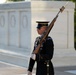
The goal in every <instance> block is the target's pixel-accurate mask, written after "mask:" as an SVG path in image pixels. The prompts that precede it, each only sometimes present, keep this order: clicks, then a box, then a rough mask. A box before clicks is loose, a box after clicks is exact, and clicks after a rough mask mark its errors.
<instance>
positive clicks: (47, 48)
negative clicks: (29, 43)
mask: <svg viewBox="0 0 76 75" xmlns="http://www.w3.org/2000/svg"><path fill="white" fill-rule="evenodd" d="M37 23H38V26H37V32H38V34H39V35H40V36H39V37H37V38H36V40H35V44H34V50H35V49H36V47H37V46H38V44H39V41H40V38H41V35H42V34H43V33H44V32H45V31H46V29H47V27H48V22H39V21H37ZM53 53H54V44H53V40H52V38H51V37H50V36H48V37H47V38H46V39H45V40H44V42H43V43H42V45H41V47H40V51H39V53H38V54H32V56H31V58H30V61H29V67H28V75H32V70H33V66H34V64H35V61H36V62H37V67H36V75H54V68H53V64H52V62H51V59H52V58H53Z"/></svg>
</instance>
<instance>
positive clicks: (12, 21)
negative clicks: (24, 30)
mask: <svg viewBox="0 0 76 75" xmlns="http://www.w3.org/2000/svg"><path fill="white" fill-rule="evenodd" d="M10 22H11V23H10V24H11V27H15V25H16V18H15V16H14V15H12V16H11V21H10Z"/></svg>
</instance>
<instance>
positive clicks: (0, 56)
mask: <svg viewBox="0 0 76 75" xmlns="http://www.w3.org/2000/svg"><path fill="white" fill-rule="evenodd" d="M24 53H25V54H23V53H17V52H13V51H8V50H0V61H2V62H6V63H11V64H14V65H18V66H22V67H27V65H28V59H29V57H28V54H27V52H24Z"/></svg>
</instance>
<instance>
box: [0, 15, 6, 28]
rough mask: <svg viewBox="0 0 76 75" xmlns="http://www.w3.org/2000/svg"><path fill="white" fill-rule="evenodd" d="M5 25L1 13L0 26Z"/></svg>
mask: <svg viewBox="0 0 76 75" xmlns="http://www.w3.org/2000/svg"><path fill="white" fill-rule="evenodd" d="M4 25H5V17H4V16H3V15H1V16H0V26H1V27H4Z"/></svg>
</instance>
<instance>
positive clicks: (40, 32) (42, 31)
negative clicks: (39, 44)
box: [37, 26, 47, 35]
mask: <svg viewBox="0 0 76 75" xmlns="http://www.w3.org/2000/svg"><path fill="white" fill-rule="evenodd" d="M46 29H47V26H42V27H41V28H39V29H37V32H38V34H39V35H42V34H43V33H44V31H45V30H46Z"/></svg>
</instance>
